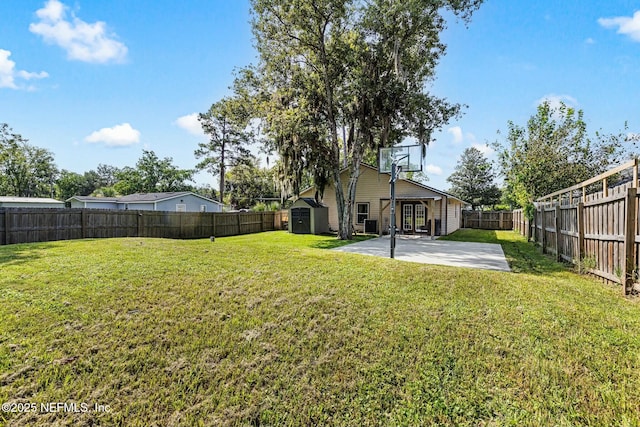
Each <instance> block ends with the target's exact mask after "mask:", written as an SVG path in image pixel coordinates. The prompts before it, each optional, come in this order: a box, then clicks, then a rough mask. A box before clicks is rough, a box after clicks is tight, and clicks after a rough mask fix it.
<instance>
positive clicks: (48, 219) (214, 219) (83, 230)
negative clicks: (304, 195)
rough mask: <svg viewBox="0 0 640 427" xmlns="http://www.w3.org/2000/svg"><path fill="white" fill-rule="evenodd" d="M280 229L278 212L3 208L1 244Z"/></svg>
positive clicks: (193, 236) (185, 236) (198, 235)
mask: <svg viewBox="0 0 640 427" xmlns="http://www.w3.org/2000/svg"><path fill="white" fill-rule="evenodd" d="M275 229H276V228H275V213H274V212H246V213H245V212H239V213H210V212H209V213H208V212H202V213H199V212H156V211H134V210H127V211H116V210H101V209H18V208H0V245H8V244H14V243H31V242H48V241H55V240H73V239H91V238H107V237H160V238H171V239H201V238H207V237H209V236H216V237H224V236H235V235H238V234H249V233H259V232H262V231H272V230H275Z"/></svg>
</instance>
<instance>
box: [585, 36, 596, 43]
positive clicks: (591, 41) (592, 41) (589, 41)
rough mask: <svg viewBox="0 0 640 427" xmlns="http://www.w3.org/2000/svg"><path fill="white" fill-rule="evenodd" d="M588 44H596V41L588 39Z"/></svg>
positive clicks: (586, 41)
mask: <svg viewBox="0 0 640 427" xmlns="http://www.w3.org/2000/svg"><path fill="white" fill-rule="evenodd" d="M584 42H585V43H586V44H596V41H595V40H594V39H592V38H591V37H589V38H588V39H586V40H585V41H584Z"/></svg>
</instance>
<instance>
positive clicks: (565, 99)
mask: <svg viewBox="0 0 640 427" xmlns="http://www.w3.org/2000/svg"><path fill="white" fill-rule="evenodd" d="M544 102H548V103H549V106H550V107H551V108H560V104H561V103H564V104H565V105H566V106H567V107H576V106H578V100H577V99H575V98H574V97H572V96H570V95H556V94H555V93H550V94H549V95H545V96H543V97H542V98H540V99H538V100H537V101H536V102H535V105H536V107H537V106H538V105H541V104H542V103H544Z"/></svg>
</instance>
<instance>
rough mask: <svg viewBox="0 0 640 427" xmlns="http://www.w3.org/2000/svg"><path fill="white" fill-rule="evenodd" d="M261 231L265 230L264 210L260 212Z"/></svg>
mask: <svg viewBox="0 0 640 427" xmlns="http://www.w3.org/2000/svg"><path fill="white" fill-rule="evenodd" d="M260 231H261V232H262V231H264V212H260Z"/></svg>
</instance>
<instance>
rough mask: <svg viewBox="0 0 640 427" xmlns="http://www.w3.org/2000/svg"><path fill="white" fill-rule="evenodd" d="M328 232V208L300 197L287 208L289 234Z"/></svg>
mask: <svg viewBox="0 0 640 427" xmlns="http://www.w3.org/2000/svg"><path fill="white" fill-rule="evenodd" d="M328 232H329V208H327V207H326V206H323V205H321V204H319V203H318V202H316V201H315V200H314V199H312V198H308V197H302V198H299V199H298V200H296V201H295V202H294V203H293V205H291V207H290V208H289V233H294V234H323V233H328Z"/></svg>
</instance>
